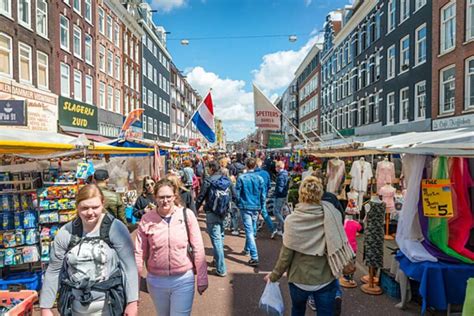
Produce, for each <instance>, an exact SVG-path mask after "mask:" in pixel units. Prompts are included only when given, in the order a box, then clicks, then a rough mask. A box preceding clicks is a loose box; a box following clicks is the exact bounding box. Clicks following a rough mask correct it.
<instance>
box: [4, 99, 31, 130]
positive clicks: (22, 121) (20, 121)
mask: <svg viewBox="0 0 474 316" xmlns="http://www.w3.org/2000/svg"><path fill="white" fill-rule="evenodd" d="M25 103H26V102H25V100H0V125H7V126H27V125H28V122H27V115H26V104H25Z"/></svg>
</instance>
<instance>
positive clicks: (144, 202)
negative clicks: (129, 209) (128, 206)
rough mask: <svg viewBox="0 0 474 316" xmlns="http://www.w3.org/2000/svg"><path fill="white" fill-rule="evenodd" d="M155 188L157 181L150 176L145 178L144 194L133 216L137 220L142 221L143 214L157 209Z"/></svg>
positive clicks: (139, 198) (136, 204)
mask: <svg viewBox="0 0 474 316" xmlns="http://www.w3.org/2000/svg"><path fill="white" fill-rule="evenodd" d="M154 188H155V181H153V179H152V178H151V177H150V176H146V177H145V178H143V190H142V194H141V195H140V196H139V197H138V199H137V202H136V203H135V210H134V211H133V216H135V217H136V218H137V219H141V218H142V216H143V214H145V213H146V212H148V211H149V210H152V209H154V208H155V207H156V202H155V198H154V197H153V189H154Z"/></svg>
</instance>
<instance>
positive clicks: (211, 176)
mask: <svg viewBox="0 0 474 316" xmlns="http://www.w3.org/2000/svg"><path fill="white" fill-rule="evenodd" d="M290 181H291V180H290V177H289V174H288V171H287V170H286V169H285V163H284V162H283V161H280V160H278V159H275V157H270V156H267V157H251V156H249V157H246V156H245V155H240V154H236V155H227V154H226V155H221V156H218V157H213V156H211V155H208V156H204V157H199V156H198V157H197V158H196V159H185V160H183V162H182V165H181V166H180V168H177V169H176V170H171V171H170V172H169V173H168V174H167V175H166V177H165V178H163V179H161V180H159V181H157V182H156V181H155V180H154V179H152V178H151V177H149V176H147V177H145V178H144V179H143V188H142V193H141V194H140V195H139V196H138V198H137V199H136V202H135V205H134V209H133V216H134V217H135V218H136V219H137V221H138V222H137V223H138V224H137V225H135V226H131V225H130V223H128V221H127V219H126V216H125V206H124V205H123V202H121V199H120V196H119V195H118V193H115V192H113V191H111V190H109V189H108V173H107V171H106V170H97V171H96V172H95V184H88V185H86V186H84V187H82V188H81V189H80V190H79V193H78V195H77V201H76V202H77V215H78V217H77V218H76V219H75V220H74V221H72V222H70V223H68V224H66V225H64V226H63V227H62V228H61V229H60V231H59V233H58V235H57V237H56V238H55V240H54V245H53V248H52V251H51V260H50V264H49V266H48V269H47V272H46V275H45V280H44V284H43V288H42V290H41V297H40V307H41V310H42V315H44V316H46V315H52V308H53V305H54V302H55V300H56V297H57V296H58V305H57V308H58V311H59V312H60V314H61V315H127V316H128V315H137V313H138V300H139V283H140V279H145V280H146V285H147V291H148V293H149V294H150V296H151V298H152V300H153V303H154V306H155V309H156V311H157V314H158V315H160V316H161V315H190V314H191V310H192V303H193V298H194V295H195V291H196V289H197V292H198V293H199V294H203V293H204V292H205V291H206V289H207V288H208V267H207V263H206V259H205V252H204V244H203V239H202V235H201V231H200V228H199V223H198V220H197V218H198V216H199V214H200V213H204V214H205V221H206V228H207V233H208V234H209V237H210V240H211V243H212V247H213V258H214V260H213V262H212V263H211V265H212V266H213V267H214V270H213V272H212V273H213V274H215V275H216V276H219V277H225V276H226V275H227V267H226V262H225V251H224V244H225V241H224V237H225V231H226V230H227V229H229V230H230V231H231V233H232V235H239V234H240V233H241V231H243V233H244V234H245V246H244V249H243V254H245V255H248V256H249V260H248V262H247V264H248V265H249V266H252V267H257V266H258V265H259V260H260V258H259V252H258V247H257V243H256V237H257V232H258V230H259V228H260V227H261V226H262V225H266V226H267V229H268V230H269V232H270V237H271V239H275V238H276V237H277V236H282V245H281V250H280V255H279V258H278V261H277V262H276V264H275V268H274V269H273V270H272V272H271V273H270V274H269V275H267V276H265V278H264V281H266V282H276V281H277V280H278V279H280V278H281V276H282V275H283V274H284V273H285V272H287V275H288V281H289V290H290V295H291V300H292V315H304V314H305V309H306V305H307V304H308V305H310V307H311V308H312V309H313V310H317V311H318V315H323V316H324V315H338V314H340V309H341V290H340V284H339V277H340V276H341V275H344V277H343V279H342V280H343V281H347V282H351V280H352V279H351V272H352V273H353V271H348V267H349V266H351V263H352V262H353V259H354V256H355V255H354V253H355V251H356V249H355V247H357V244H356V243H355V245H354V241H355V235H354V234H355V233H354V232H355V230H357V229H358V228H357V227H356V226H354V223H351V225H346V228H347V227H350V228H349V229H348V230H347V231H348V232H349V231H350V233H349V234H348V235H347V234H346V232H345V230H344V223H345V222H344V218H345V214H344V210H343V209H342V207H341V205H340V204H339V202H338V200H337V198H336V197H335V196H334V195H333V194H331V193H328V192H324V189H323V184H322V179H321V175H320V173H318V171H315V172H312V173H311V174H308V175H305V177H304V180H303V181H302V182H301V184H300V186H299V195H298V196H299V203H298V204H297V205H296V206H295V208H294V210H293V212H292V214H290V215H287V214H284V212H283V209H284V208H285V207H287V206H286V205H287V199H288V191H289V187H290ZM272 183H274V185H272ZM268 205H273V207H272V209H271V211H272V212H273V216H274V218H275V221H274V220H273V219H272V217H271V216H270V214H269V213H270V212H269V211H270V210H269V207H268ZM286 215H287V216H286ZM260 217H261V219H260ZM346 223H347V221H346ZM356 224H358V223H357V222H356ZM241 228H242V229H241ZM354 229H355V230H354ZM132 230H136V238H135V241H132V238H131V234H130V233H129V231H132ZM352 235H354V236H352ZM276 245H277V244H276ZM145 271H146V272H145Z"/></svg>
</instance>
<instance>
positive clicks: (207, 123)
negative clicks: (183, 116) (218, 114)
mask: <svg viewBox="0 0 474 316" xmlns="http://www.w3.org/2000/svg"><path fill="white" fill-rule="evenodd" d="M191 120H192V121H193V123H194V125H196V128H197V129H198V130H199V132H200V133H201V134H202V135H203V136H204V137H205V138H206V139H207V140H208V141H209V142H210V143H214V142H215V141H216V133H215V132H214V106H213V105H212V98H211V92H209V93H208V94H207V96H206V97H205V98H204V101H202V103H201V104H200V105H199V107H198V108H197V110H196V112H195V113H194V115H193V117H192V118H191Z"/></svg>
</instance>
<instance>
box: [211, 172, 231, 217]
mask: <svg viewBox="0 0 474 316" xmlns="http://www.w3.org/2000/svg"><path fill="white" fill-rule="evenodd" d="M231 185H232V182H231V181H230V179H229V178H228V177H226V176H221V177H220V178H219V179H217V180H214V181H211V189H210V192H209V205H210V208H211V211H212V212H213V213H214V214H216V215H217V216H219V217H220V218H224V217H225V215H226V214H227V212H228V211H229V208H230V200H231V191H230V189H231Z"/></svg>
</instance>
